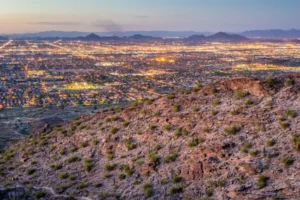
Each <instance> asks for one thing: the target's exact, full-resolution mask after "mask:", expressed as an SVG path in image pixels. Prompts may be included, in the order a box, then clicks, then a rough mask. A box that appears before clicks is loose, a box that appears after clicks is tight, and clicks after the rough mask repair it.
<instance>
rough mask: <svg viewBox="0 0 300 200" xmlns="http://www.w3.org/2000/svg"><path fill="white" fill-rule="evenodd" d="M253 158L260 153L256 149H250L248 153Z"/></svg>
mask: <svg viewBox="0 0 300 200" xmlns="http://www.w3.org/2000/svg"><path fill="white" fill-rule="evenodd" d="M248 153H249V154H250V155H251V156H257V154H258V151H257V150H256V149H250V150H249V152H248Z"/></svg>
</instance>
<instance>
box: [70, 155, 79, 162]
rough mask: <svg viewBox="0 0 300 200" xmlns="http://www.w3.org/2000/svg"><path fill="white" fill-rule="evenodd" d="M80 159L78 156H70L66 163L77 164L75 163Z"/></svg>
mask: <svg viewBox="0 0 300 200" xmlns="http://www.w3.org/2000/svg"><path fill="white" fill-rule="evenodd" d="M80 160H81V158H79V157H78V156H71V157H69V158H68V159H67V162H68V163H73V162H77V161H80Z"/></svg>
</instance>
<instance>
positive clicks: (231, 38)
mask: <svg viewBox="0 0 300 200" xmlns="http://www.w3.org/2000/svg"><path fill="white" fill-rule="evenodd" d="M205 39H206V40H207V41H213V42H242V41H248V40H249V39H248V38H246V37H244V36H241V35H236V34H227V33H224V32H219V33H216V34H214V35H210V36H207V37H206V38H205Z"/></svg>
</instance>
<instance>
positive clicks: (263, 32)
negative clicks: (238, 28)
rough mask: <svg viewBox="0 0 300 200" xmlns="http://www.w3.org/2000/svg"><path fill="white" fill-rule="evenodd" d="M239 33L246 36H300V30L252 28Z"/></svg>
mask: <svg viewBox="0 0 300 200" xmlns="http://www.w3.org/2000/svg"><path fill="white" fill-rule="evenodd" d="M241 35H243V36H246V37H260V38H300V30H296V29H291V30H280V29H274V30H252V31H245V32H243V33H241Z"/></svg>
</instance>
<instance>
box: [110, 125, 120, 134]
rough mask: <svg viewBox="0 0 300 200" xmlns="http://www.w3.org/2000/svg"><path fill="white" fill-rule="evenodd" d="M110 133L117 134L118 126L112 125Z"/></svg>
mask: <svg viewBox="0 0 300 200" xmlns="http://www.w3.org/2000/svg"><path fill="white" fill-rule="evenodd" d="M109 132H110V134H115V133H117V132H118V128H116V127H111V128H110V130H109Z"/></svg>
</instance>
